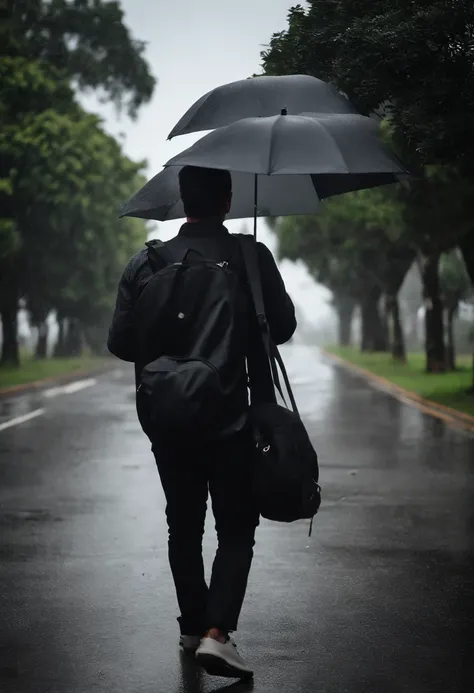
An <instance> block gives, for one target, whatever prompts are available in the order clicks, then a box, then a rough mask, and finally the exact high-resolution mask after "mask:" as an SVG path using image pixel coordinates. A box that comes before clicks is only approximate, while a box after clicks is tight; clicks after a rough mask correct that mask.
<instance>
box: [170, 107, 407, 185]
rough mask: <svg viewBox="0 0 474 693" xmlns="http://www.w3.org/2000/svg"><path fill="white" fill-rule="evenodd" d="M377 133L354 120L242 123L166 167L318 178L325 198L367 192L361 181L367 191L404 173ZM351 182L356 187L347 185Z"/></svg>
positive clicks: (367, 121)
mask: <svg viewBox="0 0 474 693" xmlns="http://www.w3.org/2000/svg"><path fill="white" fill-rule="evenodd" d="M378 132H379V123H378V121H377V120H374V119H372V118H366V117H364V116H361V115H352V114H351V115H320V114H318V115H313V114H310V115H299V116H292V115H283V114H282V115H279V116H272V117H269V118H246V119H244V120H239V121H237V122H236V123H233V124H232V125H228V126H227V127H224V128H221V129H219V130H214V131H213V132H211V133H209V134H208V135H206V136H205V137H203V138H201V139H200V140H199V141H198V142H196V143H195V144H194V145H193V146H192V147H190V148H189V149H187V150H185V151H184V152H182V153H181V154H178V155H177V156H175V157H173V158H172V159H170V160H169V161H168V162H167V164H166V166H202V167H204V168H217V169H227V170H229V171H232V172H234V171H240V172H242V173H253V174H260V175H270V176H275V175H301V174H310V175H313V176H320V177H321V184H322V185H323V187H324V195H323V196H324V197H328V196H329V195H332V194H339V193H341V192H347V191H348V190H357V189H359V188H363V187H367V186H365V185H364V184H363V183H364V176H369V179H370V182H371V185H370V186H368V187H372V186H373V185H377V182H376V181H377V176H380V183H379V184H380V185H383V184H386V183H387V182H395V181H396V180H397V179H396V175H397V174H404V173H406V171H405V169H404V168H403V166H402V165H401V163H400V162H398V161H397V160H396V159H395V158H394V157H393V156H392V155H391V154H390V153H389V152H388V150H387V149H386V148H385V147H384V146H383V145H382V143H381V141H380V139H379V136H378ZM333 176H334V179H333ZM354 176H355V178H353V179H352V180H353V181H354V185H357V187H353V185H352V184H351V181H350V177H354ZM345 178H346V179H347V181H346V183H344V180H345ZM390 178H391V180H390ZM332 180H334V191H333V189H332ZM359 184H360V185H359ZM347 186H349V187H347Z"/></svg>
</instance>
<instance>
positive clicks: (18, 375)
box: [0, 356, 111, 390]
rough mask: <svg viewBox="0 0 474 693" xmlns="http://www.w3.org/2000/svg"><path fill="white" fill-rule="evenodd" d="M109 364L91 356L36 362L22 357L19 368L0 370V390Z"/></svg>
mask: <svg viewBox="0 0 474 693" xmlns="http://www.w3.org/2000/svg"><path fill="white" fill-rule="evenodd" d="M110 362H111V359H107V358H99V357H93V356H80V357H77V358H65V359H45V360H44V361H36V360H35V359H34V358H32V357H31V356H30V357H24V358H23V359H22V363H21V366H20V368H11V367H10V366H6V367H2V368H0V390H2V389H4V388H10V387H15V386H16V385H27V384H29V383H34V382H36V381H38V380H45V379H47V378H58V377H60V376H63V375H72V374H78V375H80V374H81V373H87V372H88V371H91V370H94V369H95V368H101V367H102V366H105V365H106V364H108V363H110Z"/></svg>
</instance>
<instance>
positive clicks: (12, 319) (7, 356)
mask: <svg viewBox="0 0 474 693" xmlns="http://www.w3.org/2000/svg"><path fill="white" fill-rule="evenodd" d="M0 316H1V318H2V332H3V343H2V355H1V358H0V365H2V366H16V367H18V366H19V365H20V348H19V343H18V295H17V293H16V291H15V290H11V287H10V290H9V291H8V293H6V294H4V295H3V296H2V301H1V304H0Z"/></svg>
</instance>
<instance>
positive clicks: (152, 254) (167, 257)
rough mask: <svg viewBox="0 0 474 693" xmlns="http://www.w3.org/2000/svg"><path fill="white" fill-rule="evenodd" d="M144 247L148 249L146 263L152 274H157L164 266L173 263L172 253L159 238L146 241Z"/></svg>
mask: <svg viewBox="0 0 474 693" xmlns="http://www.w3.org/2000/svg"><path fill="white" fill-rule="evenodd" d="M145 245H146V247H147V248H148V262H149V263H150V265H151V268H152V270H153V271H154V272H159V271H160V270H161V269H163V268H164V267H166V265H172V264H173V262H175V259H174V256H173V253H172V252H171V251H170V249H169V248H168V246H167V245H166V243H163V241H160V239H159V238H154V239H153V240H151V241H147V242H146V243H145Z"/></svg>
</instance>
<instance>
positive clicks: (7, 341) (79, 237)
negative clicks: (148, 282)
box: [0, 57, 143, 363]
mask: <svg viewBox="0 0 474 693" xmlns="http://www.w3.org/2000/svg"><path fill="white" fill-rule="evenodd" d="M9 67H10V68H14V69H11V72H10V73H9V74H11V79H10V81H8V80H7V81H6V89H7V91H8V94H9V98H8V99H7V100H6V101H5V102H3V101H2V103H4V104H6V105H4V106H2V108H1V109H0V115H1V120H2V126H3V127H2V129H1V131H0V156H1V158H2V160H3V161H6V162H8V165H7V167H5V170H4V171H2V173H3V178H2V179H1V187H0V191H1V200H2V210H3V212H4V221H3V223H2V225H1V226H0V233H1V234H2V235H1V238H2V241H0V247H1V248H3V251H2V259H1V272H0V274H1V276H2V281H3V284H2V286H1V293H0V297H1V298H0V313H1V317H2V325H3V333H4V340H3V352H2V361H3V362H4V363H5V362H9V363H18V344H17V340H16V313H17V306H18V300H19V298H20V296H23V297H25V298H26V299H27V301H28V306H29V309H30V312H31V315H32V318H33V322H34V323H35V324H36V325H37V326H38V327H39V328H40V329H41V330H42V331H43V332H42V334H43V340H42V345H41V346H40V349H39V355H40V356H41V355H44V344H45V334H44V330H43V327H44V321H45V318H46V316H47V314H48V313H49V311H50V310H51V309H52V308H54V307H56V305H55V302H56V301H57V300H58V296H60V294H61V292H62V291H65V290H66V289H68V288H69V289H70V288H71V285H72V284H73V282H74V281H76V286H77V288H78V290H79V289H81V290H82V291H84V288H85V287H88V288H89V290H90V299H89V304H93V307H94V308H97V307H98V306H99V305H100V302H101V301H102V300H103V299H104V300H105V298H104V297H105V295H106V293H107V291H106V287H109V286H110V283H107V281H109V280H108V276H109V275H110V273H113V271H114V269H113V268H112V270H111V269H110V267H109V265H107V261H108V259H109V258H112V257H115V256H116V253H117V250H116V248H115V245H114V244H117V245H118V247H119V244H118V241H117V239H116V238H114V237H113V231H112V228H113V227H114V228H117V226H118V224H119V222H117V221H116V216H117V210H118V206H119V203H120V201H121V200H122V199H124V198H126V197H128V196H129V194H130V193H131V186H132V185H134V184H135V183H136V180H137V174H138V171H139V170H140V169H141V167H142V166H143V164H140V163H138V164H137V163H134V162H131V161H130V160H128V159H127V158H126V157H124V156H123V154H122V153H121V150H120V146H119V144H118V143H117V142H116V141H115V140H114V139H113V138H112V137H110V136H109V135H106V134H105V133H104V131H103V130H102V128H101V126H100V121H99V119H98V118H97V117H96V116H93V115H89V114H86V113H85V112H84V111H83V110H82V109H81V108H80V107H79V106H78V105H77V104H76V103H75V102H74V100H73V97H72V92H71V90H70V89H69V87H68V84H67V83H66V82H64V81H61V80H60V79H57V76H58V75H57V72H56V71H55V69H54V68H51V67H50V66H49V65H46V66H45V65H44V64H43V63H36V64H33V63H30V62H28V61H26V60H25V59H23V58H14V59H12V58H9V57H7V58H4V59H2V60H1V61H0V69H1V70H3V71H5V73H8V68H9ZM25 90H28V91H31V92H32V94H33V95H34V100H35V102H36V104H37V109H38V110H35V111H30V110H26V111H24V112H21V111H18V112H17V113H16V116H15V117H14V114H13V112H12V110H13V109H14V104H15V103H16V102H17V103H24V101H23V99H22V98H21V96H22V94H21V92H24V91H25ZM15 97H18V98H17V99H16V98H15ZM47 104H52V105H53V106H56V107H57V108H56V109H54V108H49V107H46V105H47ZM42 107H43V109H44V110H40V109H41V108H42ZM122 226H123V225H122ZM106 251H107V252H108V253H109V254H108V255H107V252H106ZM104 256H105V259H104ZM99 258H100V259H101V261H103V262H104V267H101V266H99V263H98V259H99ZM78 272H80V273H81V274H80V275H79V276H80V278H79V279H76V276H77V273H78ZM107 272H108V273H109V274H107V275H106V273H107ZM101 277H102V279H101ZM105 277H107V281H106V279H105ZM94 279H96V280H97V281H96V282H94V281H93V280H94ZM104 292H105V293H104ZM91 311H92V307H91ZM68 317H69V316H68Z"/></svg>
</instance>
